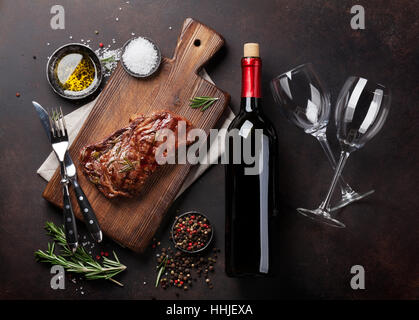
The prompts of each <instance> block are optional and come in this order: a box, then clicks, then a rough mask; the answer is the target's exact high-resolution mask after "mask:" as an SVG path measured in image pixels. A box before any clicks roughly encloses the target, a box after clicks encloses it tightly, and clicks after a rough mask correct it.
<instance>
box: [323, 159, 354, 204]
mask: <svg viewBox="0 0 419 320" xmlns="http://www.w3.org/2000/svg"><path fill="white" fill-rule="evenodd" d="M349 154H350V153H349V152H347V151H342V152H341V153H340V159H339V162H338V165H337V167H336V170H335V175H334V176H333V180H332V184H331V185H330V187H329V191H328V192H327V195H326V198H325V199H324V201H323V202H322V204H321V205H320V207H319V208H320V209H321V210H325V209H326V208H329V206H330V200H331V199H332V195H333V191H334V190H335V188H336V185H337V183H338V180H339V177H340V175H341V173H342V171H343V168H344V167H345V164H346V160H348V157H349Z"/></svg>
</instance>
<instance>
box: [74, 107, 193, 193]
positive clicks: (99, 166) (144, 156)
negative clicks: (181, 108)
mask: <svg viewBox="0 0 419 320" xmlns="http://www.w3.org/2000/svg"><path fill="white" fill-rule="evenodd" d="M181 121H184V122H185V123H186V135H187V134H188V132H189V131H190V130H191V129H192V128H193V127H192V124H191V123H190V122H189V121H188V120H186V119H184V118H183V117H181V116H179V115H176V114H174V113H172V112H170V111H166V110H162V111H156V112H154V113H153V114H151V115H150V116H144V115H135V116H134V117H131V119H130V124H129V126H128V127H126V128H122V129H119V130H117V131H115V132H114V133H113V134H112V135H110V136H109V137H108V138H106V139H104V140H103V141H102V142H99V143H96V144H92V145H88V146H86V147H84V148H83V149H82V150H81V152H80V158H79V160H80V164H81V167H82V170H83V173H84V174H85V175H86V176H87V178H88V179H89V180H90V181H91V182H92V183H94V184H95V185H96V186H97V188H98V189H99V191H101V192H102V193H103V194H104V195H105V197H107V198H115V197H129V198H131V197H134V196H136V195H138V194H139V193H140V192H141V190H142V188H143V186H144V184H145V182H146V181H147V179H148V178H149V177H150V176H151V175H152V174H153V172H154V171H156V169H157V168H158V167H159V165H158V163H157V161H156V158H155V153H156V150H157V148H158V147H159V146H160V145H161V144H162V143H163V142H164V141H158V140H156V133H157V131H159V130H161V129H170V130H172V131H173V132H174V133H175V146H174V148H176V149H177V148H178V145H179V143H181V141H179V139H178V135H177V133H178V125H179V122H181ZM191 142H192V141H186V144H187V145H189V144H190V143H191Z"/></svg>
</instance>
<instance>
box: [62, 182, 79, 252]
mask: <svg viewBox="0 0 419 320" xmlns="http://www.w3.org/2000/svg"><path fill="white" fill-rule="evenodd" d="M61 183H62V185H63V213H64V230H65V238H66V240H67V244H68V246H69V248H70V250H71V251H72V252H73V253H74V252H75V251H76V249H77V247H78V241H77V225H76V219H75V217H74V212H73V208H72V206H71V201H70V193H69V191H68V181H67V180H66V179H63V180H62V181H61Z"/></svg>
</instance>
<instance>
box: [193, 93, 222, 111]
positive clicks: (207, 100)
mask: <svg viewBox="0 0 419 320" xmlns="http://www.w3.org/2000/svg"><path fill="white" fill-rule="evenodd" d="M218 99H219V98H214V97H207V96H203V97H195V98H193V99H190V102H191V104H190V107H191V108H192V109H198V108H201V111H202V112H204V111H205V110H207V109H208V108H209V107H211V106H212V105H213V104H214V102H215V101H217V100H218Z"/></svg>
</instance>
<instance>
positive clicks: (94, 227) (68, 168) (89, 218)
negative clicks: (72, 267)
mask: <svg viewBox="0 0 419 320" xmlns="http://www.w3.org/2000/svg"><path fill="white" fill-rule="evenodd" d="M32 104H33V106H34V107H35V110H36V112H37V113H38V116H39V119H40V120H41V124H42V127H43V128H44V130H45V132H46V134H47V136H48V139H49V140H50V142H51V136H50V132H51V125H50V122H49V116H48V113H47V112H46V110H45V109H44V108H43V107H42V106H41V105H40V104H39V103H37V102H36V101H32ZM64 164H65V173H66V176H67V178H68V179H69V181H70V182H71V184H72V185H73V187H74V191H75V193H76V199H77V203H78V204H79V207H80V210H81V212H82V214H83V218H84V220H85V223H86V227H87V229H88V230H89V232H90V234H91V236H92V237H93V239H95V240H96V241H97V242H101V241H102V239H103V234H102V231H101V229H100V226H99V222H98V221H97V218H96V215H95V213H94V211H93V208H92V206H91V205H90V203H89V200H88V199H87V197H86V195H85V193H84V192H83V190H82V188H81V187H80V185H79V183H78V181H77V172H76V166H75V165H74V162H73V160H72V159H71V156H70V154H69V153H68V151H67V152H66V154H65V157H64ZM62 173H63V170H62Z"/></svg>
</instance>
